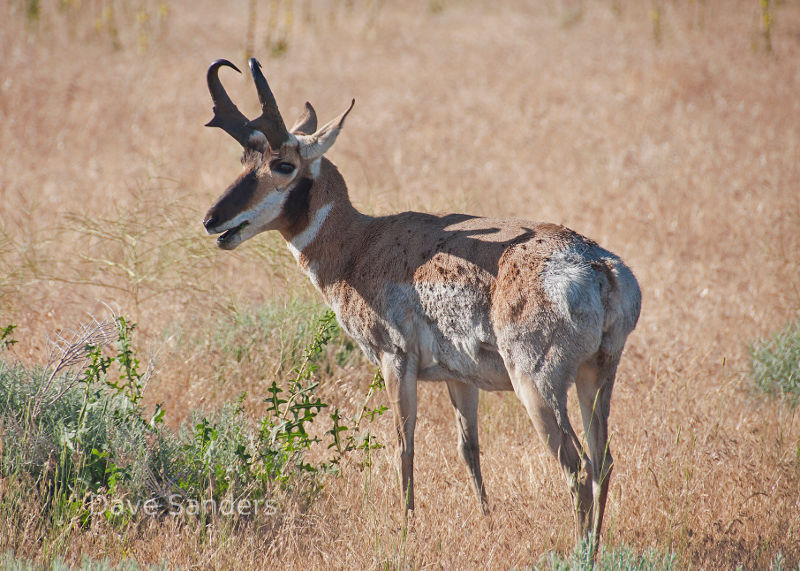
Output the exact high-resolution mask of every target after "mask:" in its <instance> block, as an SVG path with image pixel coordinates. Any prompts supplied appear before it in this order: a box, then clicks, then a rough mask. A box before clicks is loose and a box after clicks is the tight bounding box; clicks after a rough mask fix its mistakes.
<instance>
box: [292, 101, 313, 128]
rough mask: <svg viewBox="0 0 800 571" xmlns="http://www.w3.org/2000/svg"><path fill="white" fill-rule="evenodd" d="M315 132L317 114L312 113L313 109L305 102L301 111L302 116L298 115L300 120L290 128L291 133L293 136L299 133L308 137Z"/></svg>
mask: <svg viewBox="0 0 800 571" xmlns="http://www.w3.org/2000/svg"><path fill="white" fill-rule="evenodd" d="M316 130H317V113H316V111H314V108H313V107H312V106H311V103H309V102H308V101H306V109H305V111H303V114H302V115H300V118H299V119H298V120H297V122H296V123H295V124H294V127H292V128H291V132H292V133H294V134H295V135H296V134H298V133H300V134H303V135H309V134H311V133H313V132H314V131H316Z"/></svg>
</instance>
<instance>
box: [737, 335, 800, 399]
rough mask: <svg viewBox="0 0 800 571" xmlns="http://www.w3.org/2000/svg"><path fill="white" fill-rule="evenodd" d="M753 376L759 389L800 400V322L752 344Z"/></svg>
mask: <svg viewBox="0 0 800 571" xmlns="http://www.w3.org/2000/svg"><path fill="white" fill-rule="evenodd" d="M749 349H750V362H751V375H752V378H753V380H754V382H755V384H756V387H758V389H759V390H761V391H764V392H765V393H768V394H771V395H776V396H777V395H780V396H784V397H786V398H788V399H789V400H790V402H792V404H794V405H796V404H797V403H798V400H800V320H796V321H794V322H791V323H789V324H788V325H787V326H786V327H784V328H783V329H781V330H780V331H778V332H777V333H775V334H774V335H773V336H772V337H769V338H766V339H760V340H758V341H756V342H755V343H753V344H752V345H750V347H749Z"/></svg>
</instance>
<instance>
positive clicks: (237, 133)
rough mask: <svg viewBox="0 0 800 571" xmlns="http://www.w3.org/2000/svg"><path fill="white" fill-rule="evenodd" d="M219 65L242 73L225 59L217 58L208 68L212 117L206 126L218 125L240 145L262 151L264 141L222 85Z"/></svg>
mask: <svg viewBox="0 0 800 571" xmlns="http://www.w3.org/2000/svg"><path fill="white" fill-rule="evenodd" d="M221 67H230V68H233V69H235V70H236V71H237V72H239V73H242V72H241V70H240V69H239V68H238V67H236V66H235V65H234V64H233V63H231V62H230V61H228V60H226V59H218V60H216V61H215V62H214V63H212V64H211V66H210V67H209V68H208V73H207V74H206V82H207V83H208V91H209V93H210V94H211V100H212V101H213V102H214V117H212V118H211V121H209V122H208V123H206V127H219V128H220V129H222V130H223V131H225V132H226V133H228V134H229V135H230V136H231V137H233V138H234V139H236V140H237V141H238V142H239V144H240V145H242V147H245V148H248V149H255V150H259V151H263V150H264V147H265V146H266V145H265V143H266V141H264V140H263V137H262V136H261V134H260V133H256V132H254V130H253V128H252V127H250V125H249V123H250V122H249V120H248V119H247V117H246V116H245V115H244V114H243V113H242V112H241V111H239V108H238V107H236V105H235V104H234V103H233V101H231V98H230V97H229V96H228V92H227V91H225V88H224V87H223V86H222V82H221V81H220V79H219V70H220V68H221Z"/></svg>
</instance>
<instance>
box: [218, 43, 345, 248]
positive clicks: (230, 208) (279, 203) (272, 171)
mask: <svg viewBox="0 0 800 571" xmlns="http://www.w3.org/2000/svg"><path fill="white" fill-rule="evenodd" d="M223 66H227V67H231V68H233V69H235V70H236V71H239V68H237V67H236V66H235V65H233V64H232V63H231V62H229V61H227V60H224V59H220V60H217V61H215V62H214V63H212V64H211V67H209V68H208V75H207V80H208V90H209V91H210V92H211V99H212V100H213V102H214V118H213V119H211V121H209V122H208V123H207V124H206V126H207V127H219V128H221V129H222V130H224V131H225V132H226V133H228V134H229V135H230V136H231V137H233V138H234V139H236V140H237V141H238V142H239V144H240V145H242V147H243V148H244V153H243V154H242V164H243V165H244V171H243V172H242V173H241V174H240V175H239V177H238V178H237V179H236V180H235V181H234V182H233V184H231V185H230V186H229V187H228V188H227V189H226V190H225V192H224V193H223V194H222V196H221V197H220V198H219V200H217V202H216V203H215V204H214V205H213V206H212V207H211V208H210V209H209V211H208V213H206V216H205V219H204V220H203V225H204V226H205V227H206V230H207V231H208V233H209V234H221V235H220V236H219V237H218V238H217V245H218V246H219V247H220V248H222V249H224V250H232V249H234V248H235V247H237V246H238V245H239V244H241V243H242V242H244V241H245V240H247V239H249V238H252V237H253V236H255V235H256V234H258V233H260V232H263V231H265V230H286V229H290V227H291V226H292V225H293V224H295V223H296V218H297V215H298V214H299V213H298V212H297V210H298V208H299V205H300V203H305V204H307V202H308V193H309V192H310V190H311V187H312V186H313V184H314V179H315V178H316V175H317V174H318V173H319V166H320V163H319V161H320V160H321V159H322V155H324V154H325V153H326V152H327V151H328V149H330V148H331V146H332V145H333V143H334V141H336V137H337V136H338V135H339V131H340V130H341V128H342V126H343V125H344V120H345V118H346V117H347V114H348V113H349V112H350V110H351V109H352V108H353V105H354V104H355V99H354V100H353V102H352V103H351V104H350V107H348V108H347V110H346V111H345V112H344V113H342V114H341V115H339V116H338V117H337V118H335V119H334V120H333V121H331V122H329V123H327V124H326V125H324V126H323V127H321V128H320V129H317V116H316V113H315V112H314V108H313V107H312V106H311V104H310V103H306V105H305V111H304V113H303V114H302V116H301V117H300V119H299V120H298V121H297V123H295V125H294V126H293V127H292V128H291V130H289V129H287V128H286V125H285V124H284V122H283V118H282V117H281V114H280V112H279V111H278V105H277V103H276V102H275V97H274V95H273V94H272V90H270V88H269V85H268V84H267V80H266V78H265V77H264V74H263V73H261V64H259V63H258V61H256V59H255V58H250V73H251V74H252V75H253V81H254V82H255V84H256V89H257V90H258V98H259V101H260V102H261V115H260V116H259V117H258V118H256V119H253V120H248V119H247V117H245V116H244V114H242V112H241V111H239V109H238V108H237V107H236V105H234V103H233V102H232V101H231V99H230V97H228V94H227V93H226V91H225V88H224V87H223V86H222V83H221V82H220V80H219V69H220V68H221V67H223ZM240 73H241V72H240Z"/></svg>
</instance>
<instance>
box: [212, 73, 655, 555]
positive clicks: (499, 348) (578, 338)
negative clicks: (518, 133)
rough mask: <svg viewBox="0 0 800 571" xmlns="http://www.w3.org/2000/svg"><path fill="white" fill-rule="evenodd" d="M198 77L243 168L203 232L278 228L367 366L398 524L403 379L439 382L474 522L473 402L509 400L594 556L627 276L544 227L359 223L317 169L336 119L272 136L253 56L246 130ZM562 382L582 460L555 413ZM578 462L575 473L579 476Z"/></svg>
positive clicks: (226, 243)
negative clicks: (390, 426) (389, 428)
mask: <svg viewBox="0 0 800 571" xmlns="http://www.w3.org/2000/svg"><path fill="white" fill-rule="evenodd" d="M223 66H227V67H231V68H233V69H236V71H239V70H238V69H237V68H236V67H235V66H234V65H233V64H232V63H230V62H229V61H227V60H218V61H216V62H214V63H213V64H212V65H211V67H210V68H209V69H208V76H207V79H208V87H209V91H210V92H211V98H212V99H213V102H214V118H213V119H212V120H211V121H210V122H209V123H208V126H214V127H220V128H222V129H224V130H225V131H226V132H227V133H228V134H230V135H231V136H233V138H234V139H236V140H237V141H238V142H239V143H240V144H241V145H242V147H244V154H243V158H242V162H243V164H244V172H242V174H240V175H239V178H237V179H236V180H235V181H234V182H233V184H231V185H230V186H229V187H228V189H227V190H226V191H225V192H224V193H223V195H222V196H221V197H220V199H219V200H218V201H217V202H216V204H214V205H213V206H212V207H211V209H210V210H209V211H208V213H207V214H206V217H205V220H204V221H203V224H204V225H205V228H206V230H207V231H208V232H209V233H210V234H221V235H220V236H219V237H218V238H217V244H218V246H219V247H220V248H222V249H225V250H231V249H233V248H236V247H237V246H239V244H241V243H242V242H244V241H245V240H247V239H249V238H252V237H253V236H255V235H256V234H258V233H259V232H263V231H265V230H277V231H279V232H280V233H281V234H282V235H283V237H284V238H285V239H286V242H287V245H288V247H289V249H290V250H291V251H292V253H293V254H294V256H295V258H296V259H297V262H298V264H299V265H300V267H301V268H302V270H303V271H304V272H305V273H306V274H307V275H308V276H309V278H311V281H312V282H313V283H314V286H315V287H316V288H317V289H318V290H319V291H320V293H321V294H322V296H323V298H324V299H325V302H326V303H327V304H328V305H330V306H331V307H332V308H333V310H334V311H335V312H336V316H337V318H338V320H339V323H340V324H341V326H342V328H343V329H344V330H345V331H346V332H347V333H348V334H349V335H350V336H352V337H353V338H354V339H355V340H356V341H357V342H358V344H359V346H360V347H361V349H362V350H363V351H364V353H366V355H367V356H368V358H369V359H370V360H371V361H372V362H373V363H376V364H378V365H380V367H381V371H382V373H383V376H384V379H385V382H386V387H387V389H388V394H389V398H390V400H391V405H392V410H393V413H394V423H395V428H396V430H397V440H398V443H399V447H398V448H399V450H398V468H399V472H400V483H401V502H402V505H403V507H404V513H406V514H407V512H408V510H409V509H413V508H414V478H413V463H414V426H415V424H416V418H417V381H418V380H428V381H444V382H445V383H446V385H447V390H448V392H449V394H450V400H451V402H452V404H453V407H454V409H455V418H456V428H457V432H458V451H459V453H460V456H461V458H462V459H463V460H464V462H465V463H466V467H467V470H468V472H469V475H470V476H471V478H472V484H473V485H474V488H475V491H476V493H477V495H478V497H479V499H480V502H481V507H482V509H483V511H484V513H486V512H487V511H488V508H487V500H486V490H485V488H484V484H483V479H482V477H481V469H480V459H479V452H478V425H477V422H478V418H477V414H478V391H479V389H484V390H488V391H510V390H513V391H514V392H515V393H516V395H517V397H518V398H519V399H520V400H521V401H522V403H523V404H524V406H525V408H526V409H527V412H528V415H529V416H530V418H531V420H532V421H533V424H534V426H535V427H536V429H537V431H538V432H539V434H540V436H541V437H542V439H543V440H544V442H545V443H546V445H547V446H548V447H549V449H550V451H551V452H552V454H553V455H554V456H555V457H556V458H557V459H558V461H559V462H560V464H561V467H562V469H563V472H564V474H565V476H566V478H567V482H568V485H569V489H570V492H571V494H572V498H573V501H574V508H575V514H576V523H577V528H578V537H579V539H581V538H583V537H587V538H590V539H591V541H592V546H593V547H595V546H596V545H597V540H598V538H599V534H600V528H601V525H602V521H603V511H604V508H605V503H606V497H607V494H608V485H609V477H610V475H611V470H612V468H613V460H612V457H611V452H610V450H609V447H608V414H609V407H610V401H611V391H612V388H613V386H614V377H615V374H616V370H617V365H618V363H619V360H620V355H621V354H622V349H623V346H624V344H625V340H626V338H627V337H628V334H630V332H631V331H632V330H633V329H634V327H635V326H636V321H637V319H638V317H639V309H640V304H641V297H640V292H639V286H638V284H637V282H636V278H634V276H633V274H632V273H631V271H630V270H629V269H628V268H627V267H626V266H625V264H623V262H622V261H621V260H620V259H619V258H618V257H617V256H615V255H614V254H612V253H611V252H609V251H607V250H604V249H603V248H601V247H600V246H598V245H597V244H596V243H595V242H593V241H592V240H590V239H588V238H585V237H583V236H581V235H580V234H577V233H576V232H573V231H572V230H570V229H568V228H565V227H564V226H559V225H555V224H543V223H535V222H527V221H524V220H514V219H489V218H480V217H477V216H468V215H465V214H445V215H434V214H425V213H421V212H404V213H401V214H395V215H392V216H382V217H372V216H367V215H365V214H361V213H360V212H358V211H357V210H356V209H355V208H354V207H353V205H352V204H351V203H350V200H349V198H348V193H347V186H346V184H345V181H344V179H343V178H342V175H341V174H339V171H338V170H337V168H336V167H335V166H334V164H333V163H331V162H330V161H329V160H328V159H327V158H325V156H324V155H325V153H326V152H327V151H328V149H330V148H331V145H333V143H334V141H335V140H336V137H337V136H338V135H339V132H340V131H341V129H342V126H343V125H344V122H345V119H346V118H347V115H348V113H349V112H350V110H351V109H352V108H353V103H355V100H354V101H353V103H351V104H350V107H348V109H347V110H346V111H345V112H344V113H342V114H341V115H339V116H338V117H337V118H335V119H334V120H333V121H331V122H329V123H327V124H325V125H324V126H323V127H321V128H319V129H317V119H316V114H315V112H314V109H313V107H311V105H310V104H309V103H306V105H305V112H304V114H303V115H302V117H301V118H300V119H299V120H298V122H297V123H296V124H295V125H294V127H292V128H291V129H287V128H286V126H285V125H284V122H283V119H282V118H281V115H280V113H279V111H278V107H277V105H276V103H275V98H274V96H273V95H272V92H271V90H270V88H269V86H268V85H267V81H266V79H265V78H264V75H263V74H262V72H261V69H260V65H259V63H258V62H257V61H256V60H255V59H250V71H251V73H252V76H253V80H254V81H255V85H256V88H257V90H258V96H259V100H260V102H261V106H262V114H261V115H260V116H259V117H258V118H256V119H253V120H252V121H250V120H248V119H247V118H246V117H245V116H244V115H243V114H242V113H241V112H240V111H239V110H238V109H237V107H236V106H235V105H234V104H233V103H232V102H231V100H230V98H229V97H228V95H227V93H226V92H225V89H224V88H223V86H222V84H221V82H220V80H219V70H220V68H221V67H223ZM573 383H574V384H575V385H576V390H577V395H578V400H579V403H580V409H581V415H582V418H583V425H584V429H585V432H586V437H587V441H588V449H589V457H587V455H586V453H585V452H584V451H583V448H582V446H581V444H580V441H579V440H578V437H577V436H576V434H575V431H574V430H573V428H572V426H571V425H570V421H569V418H568V416H567V389H568V388H569V387H570V385H572V384H573ZM582 466H583V467H585V469H586V476H585V477H583V475H582V473H581V472H582Z"/></svg>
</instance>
